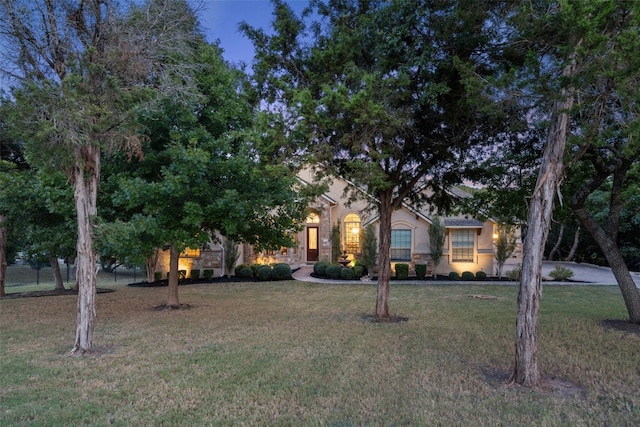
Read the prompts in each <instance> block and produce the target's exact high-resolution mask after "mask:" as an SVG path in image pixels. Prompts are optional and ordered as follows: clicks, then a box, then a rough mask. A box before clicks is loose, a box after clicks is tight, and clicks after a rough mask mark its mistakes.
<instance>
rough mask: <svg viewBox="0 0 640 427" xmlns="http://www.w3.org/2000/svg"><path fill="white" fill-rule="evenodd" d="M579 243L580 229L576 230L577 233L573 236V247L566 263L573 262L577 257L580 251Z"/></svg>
mask: <svg viewBox="0 0 640 427" xmlns="http://www.w3.org/2000/svg"><path fill="white" fill-rule="evenodd" d="M578 243H580V227H578V228H576V232H575V233H574V235H573V245H571V250H570V251H569V255H567V258H566V259H565V261H573V257H574V256H576V251H577V250H578Z"/></svg>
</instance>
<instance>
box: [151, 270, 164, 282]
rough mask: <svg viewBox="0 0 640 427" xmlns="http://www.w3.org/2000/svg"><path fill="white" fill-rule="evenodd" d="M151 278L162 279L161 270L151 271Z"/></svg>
mask: <svg viewBox="0 0 640 427" xmlns="http://www.w3.org/2000/svg"><path fill="white" fill-rule="evenodd" d="M153 278H154V279H155V280H162V271H156V272H155V273H153Z"/></svg>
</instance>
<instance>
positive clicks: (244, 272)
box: [236, 266, 253, 279]
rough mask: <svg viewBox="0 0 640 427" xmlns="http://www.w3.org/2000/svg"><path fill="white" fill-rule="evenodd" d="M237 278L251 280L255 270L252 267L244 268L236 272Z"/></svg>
mask: <svg viewBox="0 0 640 427" xmlns="http://www.w3.org/2000/svg"><path fill="white" fill-rule="evenodd" d="M236 276H238V277H242V278H245V279H249V278H251V277H253V270H252V269H251V267H246V266H245V267H243V268H241V269H240V270H236Z"/></svg>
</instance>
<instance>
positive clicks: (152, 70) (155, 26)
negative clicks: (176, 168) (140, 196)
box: [0, 0, 201, 355]
mask: <svg viewBox="0 0 640 427" xmlns="http://www.w3.org/2000/svg"><path fill="white" fill-rule="evenodd" d="M0 23H1V28H2V29H1V30H0V37H1V38H2V39H3V42H4V46H5V48H4V49H3V50H2V54H3V56H4V61H3V65H2V67H1V69H2V71H3V72H4V73H5V74H6V75H9V76H10V77H11V78H12V79H13V81H14V82H15V86H14V88H13V91H12V95H13V97H14V99H15V112H16V114H15V115H14V117H13V121H14V124H15V125H16V126H15V128H16V129H17V130H18V134H19V138H20V140H21V141H24V144H25V147H26V149H27V153H28V157H29V162H30V163H32V164H33V165H35V166H37V167H39V168H41V169H45V168H53V169H56V170H61V171H64V172H65V173H66V174H67V177H68V179H69V182H70V183H71V184H72V185H73V188H74V200H75V205H76V211H77V226H78V241H77V279H78V306H77V321H76V334H75V340H74V344H73V347H72V349H71V350H70V351H69V353H68V354H69V355H81V354H84V353H85V352H89V351H91V347H92V343H93V330H94V323H95V296H96V267H95V251H94V247H93V221H94V218H95V217H96V214H97V209H96V198H97V193H98V183H99V177H100V167H101V151H102V150H112V149H118V148H122V147H124V148H126V149H128V150H130V151H132V152H135V151H136V150H137V149H138V141H137V139H136V137H135V135H136V133H135V132H134V131H133V128H134V127H135V122H134V121H133V118H134V115H133V114H132V113H133V112H135V111H137V110H139V108H140V105H141V102H143V101H146V100H148V97H149V95H150V94H152V93H153V92H151V91H149V90H148V89H149V88H154V89H158V88H165V89H166V88H170V89H172V90H176V88H179V87H182V86H183V82H184V81H185V78H186V76H188V74H186V73H180V72H179V71H178V72H176V70H179V67H177V66H176V64H179V62H180V61H179V59H180V58H181V57H182V56H183V55H187V54H188V52H189V50H190V49H189V43H190V42H191V41H192V40H193V39H194V38H201V36H200V35H199V34H198V32H197V26H196V23H197V21H196V19H195V16H194V14H193V12H192V10H191V9H190V8H189V6H188V5H187V4H186V2H185V1H169V0H148V1H146V2H143V3H138V4H136V5H132V6H131V7H130V9H124V8H122V7H121V6H120V5H119V4H118V3H117V2H116V1H114V0H65V1H54V0H37V1H33V0H30V1H19V0H18V1H16V0H2V1H0ZM177 74H179V75H180V77H182V79H180V80H178V79H175V78H174V77H175V76H176V75H177ZM176 80H178V81H179V83H178V84H173V83H172V82H174V81H176Z"/></svg>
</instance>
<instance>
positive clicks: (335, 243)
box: [331, 224, 342, 264]
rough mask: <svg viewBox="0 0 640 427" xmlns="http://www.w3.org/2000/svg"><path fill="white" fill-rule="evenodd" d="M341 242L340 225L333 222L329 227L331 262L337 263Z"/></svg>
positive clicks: (340, 253)
mask: <svg viewBox="0 0 640 427" xmlns="http://www.w3.org/2000/svg"><path fill="white" fill-rule="evenodd" d="M341 249H342V244H341V240H340V225H339V224H334V225H333V227H331V262H332V263H334V264H337V263H338V259H339V258H340V255H342V250H341Z"/></svg>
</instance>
